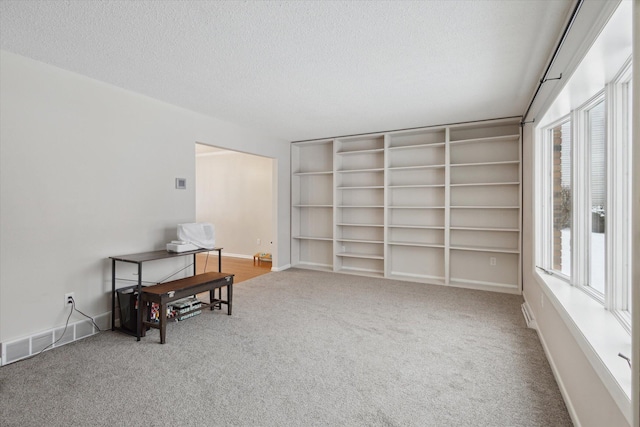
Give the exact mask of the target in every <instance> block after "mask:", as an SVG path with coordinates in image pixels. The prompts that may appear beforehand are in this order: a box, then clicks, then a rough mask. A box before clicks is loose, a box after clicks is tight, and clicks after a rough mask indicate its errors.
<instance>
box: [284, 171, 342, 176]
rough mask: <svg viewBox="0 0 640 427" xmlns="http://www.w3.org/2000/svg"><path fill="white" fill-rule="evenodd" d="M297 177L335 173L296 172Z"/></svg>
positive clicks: (331, 173) (331, 172)
mask: <svg viewBox="0 0 640 427" xmlns="http://www.w3.org/2000/svg"><path fill="white" fill-rule="evenodd" d="M293 175H295V176H305V175H333V171H317V172H294V174H293Z"/></svg>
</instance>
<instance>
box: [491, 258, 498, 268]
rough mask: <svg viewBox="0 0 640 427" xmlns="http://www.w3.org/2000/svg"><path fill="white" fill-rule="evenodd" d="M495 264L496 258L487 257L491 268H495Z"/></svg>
mask: <svg viewBox="0 0 640 427" xmlns="http://www.w3.org/2000/svg"><path fill="white" fill-rule="evenodd" d="M496 264H497V260H496V257H494V256H492V257H489V265H490V266H492V267H495V266H496Z"/></svg>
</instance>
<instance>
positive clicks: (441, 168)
mask: <svg viewBox="0 0 640 427" xmlns="http://www.w3.org/2000/svg"><path fill="white" fill-rule="evenodd" d="M520 157H521V148H520V135H519V120H517V119H513V120H507V119H502V120H493V121H485V122H476V123H468V124H457V125H452V126H440V127H430V128H423V129H412V130H408V131H394V132H387V133H380V134H371V135H365V136H357V137H347V138H338V139H328V140H322V141H311V142H301V143H294V144H292V171H293V174H292V235H293V239H292V240H293V243H292V260H293V262H292V264H293V265H294V266H300V267H308V268H324V269H328V270H331V271H335V272H343V273H354V274H361V275H373V276H378V277H386V278H395V279H402V280H411V281H419V282H425V283H436V284H442V285H452V286H463V287H471V288H478V289H490V290H499V291H504V292H511V293H519V292H520V289H521V284H520V275H521V274H520V271H521V270H520V269H521V266H520V263H521V257H520V247H521V243H520V239H521V237H520V223H521V221H520V218H521V185H520V176H521V173H520Z"/></svg>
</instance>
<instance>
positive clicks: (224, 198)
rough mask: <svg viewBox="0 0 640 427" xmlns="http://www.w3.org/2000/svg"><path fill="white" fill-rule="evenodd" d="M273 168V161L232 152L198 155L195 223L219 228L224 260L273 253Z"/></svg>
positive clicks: (218, 242)
mask: <svg viewBox="0 0 640 427" xmlns="http://www.w3.org/2000/svg"><path fill="white" fill-rule="evenodd" d="M272 168H273V161H272V160H271V159H269V158H266V157H260V156H254V155H249V154H244V153H238V152H234V151H228V150H225V151H217V152H213V153H202V154H198V155H196V220H197V221H198V222H210V223H212V224H213V225H214V226H215V231H216V246H219V247H223V248H224V250H223V254H229V255H242V256H247V257H252V256H253V254H255V253H256V252H272V250H273V245H272V244H271V242H272V241H273V236H274V233H273V227H272V225H273V215H272V193H273V191H272ZM258 239H260V244H258V243H257V240H258Z"/></svg>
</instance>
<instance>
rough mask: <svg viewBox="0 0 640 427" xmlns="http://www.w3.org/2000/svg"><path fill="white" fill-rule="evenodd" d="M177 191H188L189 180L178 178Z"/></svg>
mask: <svg viewBox="0 0 640 427" xmlns="http://www.w3.org/2000/svg"><path fill="white" fill-rule="evenodd" d="M176 189H178V190H186V189H187V179H186V178H176Z"/></svg>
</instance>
